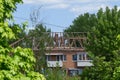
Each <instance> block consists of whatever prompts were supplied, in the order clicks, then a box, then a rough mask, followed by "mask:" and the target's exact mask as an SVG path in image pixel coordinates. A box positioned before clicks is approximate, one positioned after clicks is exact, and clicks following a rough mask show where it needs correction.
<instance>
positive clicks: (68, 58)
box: [46, 32, 92, 76]
mask: <svg viewBox="0 0 120 80" xmlns="http://www.w3.org/2000/svg"><path fill="white" fill-rule="evenodd" d="M66 35H67V36H66ZM51 36H52V39H53V40H52V41H53V45H52V46H47V47H46V50H50V51H49V53H46V61H47V66H48V67H50V68H54V67H60V68H64V69H66V71H67V72H68V75H71V76H74V75H76V74H81V73H82V70H83V69H84V68H85V67H86V66H92V63H91V61H92V60H91V59H90V58H89V56H88V53H87V52H86V51H85V50H84V44H83V43H84V42H85V41H86V33H81V32H74V33H60V32H57V33H52V35H51Z"/></svg>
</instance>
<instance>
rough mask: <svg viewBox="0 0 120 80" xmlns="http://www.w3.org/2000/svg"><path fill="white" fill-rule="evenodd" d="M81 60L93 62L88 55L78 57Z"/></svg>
mask: <svg viewBox="0 0 120 80" xmlns="http://www.w3.org/2000/svg"><path fill="white" fill-rule="evenodd" d="M78 59H79V60H91V59H90V57H89V56H88V55H87V53H80V54H79V56H78Z"/></svg>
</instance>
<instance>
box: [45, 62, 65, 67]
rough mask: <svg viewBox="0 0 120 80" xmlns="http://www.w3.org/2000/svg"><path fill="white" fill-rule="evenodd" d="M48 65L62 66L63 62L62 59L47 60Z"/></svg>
mask: <svg viewBox="0 0 120 80" xmlns="http://www.w3.org/2000/svg"><path fill="white" fill-rule="evenodd" d="M47 66H48V67H62V66H63V62H62V61H47Z"/></svg>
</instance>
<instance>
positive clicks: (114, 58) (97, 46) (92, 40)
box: [86, 6, 120, 80]
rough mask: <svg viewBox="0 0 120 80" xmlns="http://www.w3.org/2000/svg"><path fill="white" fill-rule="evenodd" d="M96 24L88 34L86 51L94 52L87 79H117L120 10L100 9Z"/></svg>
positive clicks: (119, 60)
mask: <svg viewBox="0 0 120 80" xmlns="http://www.w3.org/2000/svg"><path fill="white" fill-rule="evenodd" d="M96 16H97V25H96V26H94V27H93V29H92V33H89V35H88V42H89V43H88V44H87V46H86V49H87V51H89V52H90V53H92V54H94V58H93V66H92V67H90V68H89V69H88V73H86V74H87V76H88V78H89V80H93V79H95V80H119V76H118V75H119V66H120V59H119V57H120V54H119V52H120V37H119V35H120V21H119V20H120V10H118V9H117V7H116V6H115V7H114V8H113V9H109V8H108V7H106V10H105V11H103V10H102V9H100V10H99V11H98V13H97V14H96Z"/></svg>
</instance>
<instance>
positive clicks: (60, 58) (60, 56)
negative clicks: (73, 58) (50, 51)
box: [56, 55, 66, 61]
mask: <svg viewBox="0 0 120 80" xmlns="http://www.w3.org/2000/svg"><path fill="white" fill-rule="evenodd" d="M56 59H57V61H66V55H57V56H56Z"/></svg>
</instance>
